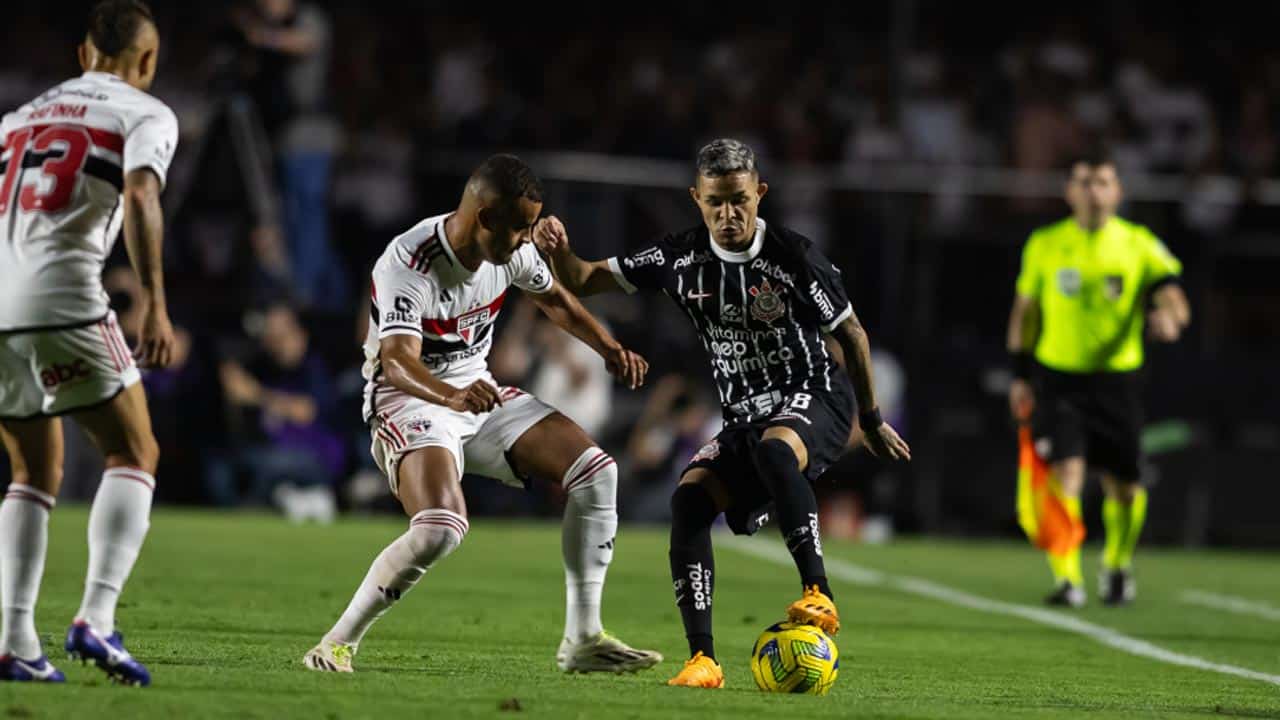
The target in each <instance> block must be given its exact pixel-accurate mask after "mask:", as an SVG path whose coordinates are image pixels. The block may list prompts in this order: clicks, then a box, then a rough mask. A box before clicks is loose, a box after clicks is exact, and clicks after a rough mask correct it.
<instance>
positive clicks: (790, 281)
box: [608, 219, 853, 422]
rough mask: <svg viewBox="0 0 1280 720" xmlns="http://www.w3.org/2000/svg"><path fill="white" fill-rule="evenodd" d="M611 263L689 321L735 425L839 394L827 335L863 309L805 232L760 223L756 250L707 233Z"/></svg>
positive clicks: (694, 232) (621, 278) (627, 284)
mask: <svg viewBox="0 0 1280 720" xmlns="http://www.w3.org/2000/svg"><path fill="white" fill-rule="evenodd" d="M608 262H609V268H610V269H611V270H612V271H613V274H614V277H616V278H617V281H618V284H619V285H621V286H622V287H623V289H625V290H626V291H627V292H635V291H637V290H661V291H662V292H665V293H666V294H667V295H668V296H669V297H670V298H671V299H672V300H674V301H675V303H676V304H677V305H679V306H680V308H681V309H682V310H683V311H684V312H685V314H686V315H688V316H689V320H690V321H691V322H692V323H693V326H694V328H695V329H696V330H697V332H698V335H699V336H700V337H701V338H702V344H703V346H704V347H705V348H706V350H707V356H708V357H709V359H710V360H711V371H712V374H713V375H714V377H715V380H716V384H717V386H718V388H719V391H720V403H721V406H722V407H723V409H724V417H725V420H726V421H728V422H735V421H744V420H752V419H759V418H762V417H767V416H768V415H769V414H770V413H771V412H772V410H773V409H774V408H775V407H776V406H778V405H779V404H780V403H781V402H782V401H783V400H784V399H785V398H787V397H789V396H790V395H791V394H792V393H794V392H798V391H805V392H819V391H824V390H830V389H831V385H832V377H833V376H834V375H835V374H836V373H838V372H840V371H841V370H840V368H839V366H838V365H837V364H836V361H835V359H834V358H832V357H831V355H830V354H829V353H828V352H827V349H826V346H825V345H824V344H823V341H822V336H823V333H826V332H830V331H831V330H832V329H834V328H835V327H836V326H837V325H839V324H840V323H841V322H843V321H844V320H845V319H846V318H848V317H849V316H850V315H852V314H853V307H852V306H851V305H850V304H849V299H848V296H847V294H846V293H845V289H844V283H843V282H842V280H841V276H840V270H839V269H837V268H836V267H835V266H834V265H832V264H831V261H829V260H827V258H826V257H824V256H823V254H822V253H821V252H820V251H819V250H818V249H817V248H815V247H814V246H813V243H812V242H811V241H810V240H809V239H808V238H806V237H804V236H802V235H799V234H797V233H795V232H792V231H790V230H787V229H786V228H781V227H776V226H770V225H767V224H766V223H765V222H764V221H763V220H759V219H757V220H756V234H755V237H754V239H753V240H752V242H751V245H750V246H749V247H748V248H747V249H746V250H743V251H740V252H731V251H728V250H725V249H724V248H721V247H720V246H719V245H717V244H716V243H715V242H713V241H712V239H711V236H710V233H708V231H707V229H706V228H705V227H703V226H698V227H697V228H692V229H689V230H685V231H683V232H679V233H674V234H669V235H666V236H664V237H663V238H661V239H660V240H658V242H656V243H655V244H653V245H651V246H649V247H646V248H645V249H643V250H640V251H639V252H636V253H633V254H631V255H628V256H626V257H615V258H610V259H609V261H608Z"/></svg>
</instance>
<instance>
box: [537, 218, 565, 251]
mask: <svg viewBox="0 0 1280 720" xmlns="http://www.w3.org/2000/svg"><path fill="white" fill-rule="evenodd" d="M533 244H534V245H537V246H538V249H539V250H541V251H542V252H544V253H547V254H548V255H554V254H557V253H562V252H565V251H567V250H568V249H569V233H568V232H567V231H566V230H565V229H564V223H562V222H560V218H558V217H556V216H555V215H548V216H547V217H544V218H542V219H541V220H539V221H538V225H537V227H535V228H534V229H533Z"/></svg>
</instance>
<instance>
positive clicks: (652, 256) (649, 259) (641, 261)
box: [622, 247, 667, 270]
mask: <svg viewBox="0 0 1280 720" xmlns="http://www.w3.org/2000/svg"><path fill="white" fill-rule="evenodd" d="M622 264H623V265H625V266H626V267H627V268H628V269H630V270H635V269H636V268H642V267H644V266H646V265H659V266H661V265H666V264H667V256H666V255H664V254H663V253H662V248H660V247H655V248H650V249H648V250H645V251H644V252H642V253H638V254H636V255H633V256H631V257H628V258H623V259H622Z"/></svg>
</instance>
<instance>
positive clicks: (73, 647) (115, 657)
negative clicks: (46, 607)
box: [67, 620, 151, 687]
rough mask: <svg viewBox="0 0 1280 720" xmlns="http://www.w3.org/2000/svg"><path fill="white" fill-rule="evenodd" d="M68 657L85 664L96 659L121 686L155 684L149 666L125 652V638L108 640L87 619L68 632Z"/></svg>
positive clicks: (77, 623)
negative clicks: (152, 681) (148, 669)
mask: <svg viewBox="0 0 1280 720" xmlns="http://www.w3.org/2000/svg"><path fill="white" fill-rule="evenodd" d="M67 656H68V657H70V658H71V659H73V660H79V661H81V662H89V661H90V660H92V661H93V663H94V664H95V665H97V666H98V667H99V668H100V669H101V670H102V671H103V672H105V673H106V674H107V675H108V676H109V677H110V678H111V679H112V680H113V681H115V682H118V683H120V684H121V685H133V686H135V687H146V686H148V685H150V684H151V673H149V672H147V668H146V666H145V665H143V664H142V663H140V662H138V661H137V660H134V659H133V656H132V655H130V654H129V651H128V650H125V649H124V636H123V635H121V634H120V633H118V632H114V633H111V635H109V636H107V637H105V638H104V637H102V635H101V634H100V633H99V632H98V631H97V630H94V629H93V628H92V627H91V626H90V625H89V623H87V622H85V621H83V620H77V621H76V622H75V624H74V625H72V626H71V628H70V629H69V630H67Z"/></svg>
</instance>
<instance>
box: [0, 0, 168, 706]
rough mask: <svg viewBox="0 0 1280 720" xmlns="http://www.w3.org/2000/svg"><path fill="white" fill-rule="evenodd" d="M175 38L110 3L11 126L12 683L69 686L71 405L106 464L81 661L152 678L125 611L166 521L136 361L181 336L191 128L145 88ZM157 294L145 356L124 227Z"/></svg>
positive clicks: (3, 574) (5, 230)
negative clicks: (175, 169)
mask: <svg viewBox="0 0 1280 720" xmlns="http://www.w3.org/2000/svg"><path fill="white" fill-rule="evenodd" d="M158 50H159V35H158V34H157V31H156V26H155V23H154V22H153V20H152V18H151V11H150V10H149V9H148V8H147V6H146V5H145V4H143V3H141V2H138V1H137V0H107V1H106V2H101V3H98V4H97V5H96V6H94V8H93V10H92V11H91V13H90V16H89V31H88V33H87V34H86V37H85V39H84V42H83V43H82V44H81V45H80V65H81V67H82V68H83V69H84V70H85V73H84V74H83V75H81V76H80V77H78V78H75V79H72V80H68V81H66V82H64V83H62V84H61V85H58V86H56V87H54V88H52V89H50V90H49V91H47V92H45V93H44V94H43V95H41V96H40V97H38V98H36V99H35V100H33V101H31V102H29V103H27V104H26V105H23V106H22V107H20V108H18V109H17V110H16V111H14V112H11V113H9V114H7V115H5V116H4V119H3V121H2V122H0V143H3V150H2V151H0V153H2V154H0V428H2V429H0V437H3V440H4V447H5V451H6V452H7V453H8V455H9V465H10V468H11V470H12V476H13V482H12V484H10V485H9V489H8V491H7V492H6V494H5V498H4V503H3V504H2V505H0V605H2V606H3V634H2V636H0V680H18V681H45V682H60V681H62V680H63V675H62V673H61V672H59V671H58V670H57V669H56V668H55V667H53V665H52V664H50V663H49V661H48V660H47V659H46V658H45V656H44V652H43V651H42V649H41V647H40V638H39V636H38V635H37V634H36V628H35V622H34V617H33V614H34V610H35V605H36V595H37V594H38V593H39V590H40V577H41V575H42V574H43V572H44V562H45V549H46V546H47V542H48V522H49V513H50V511H52V510H53V507H54V504H55V498H56V497H57V495H58V486H59V485H60V483H61V481H62V461H63V445H62V424H61V419H60V417H59V416H61V415H70V416H71V417H73V418H74V419H75V420H76V422H77V423H79V424H80V425H81V426H82V427H83V428H84V429H85V430H86V431H87V432H88V435H89V437H90V438H92V440H93V442H94V444H95V445H96V446H97V447H98V449H99V450H100V451H101V452H102V454H103V456H104V458H105V461H106V462H105V464H106V471H105V472H103V474H102V483H101V484H100V485H99V487H98V492H97V495H96V496H95V497H94V500H93V507H92V510H91V511H90V513H89V533H88V534H89V569H88V573H87V575H86V577H85V591H84V599H83V602H82V604H81V606H80V610H79V612H77V613H76V616H75V619H74V622H73V624H72V625H71V628H70V629H69V630H68V631H67V637H66V650H67V652H68V654H70V655H71V656H73V657H76V658H79V659H81V660H84V661H90V660H92V661H93V662H94V663H95V664H96V665H97V666H98V667H100V668H102V669H103V670H104V671H106V672H107V674H108V675H110V676H111V677H112V679H114V680H116V681H119V682H123V683H127V684H131V685H147V684H149V683H150V681H151V678H150V675H149V674H148V672H147V670H146V668H145V667H143V666H142V664H141V663H139V662H138V661H136V660H134V659H133V658H132V657H131V656H130V655H129V653H128V652H127V651H126V650H125V648H124V643H123V638H122V637H121V635H120V633H119V632H118V631H117V630H116V627H115V610H116V603H117V600H118V598H119V597H120V592H121V590H123V589H124V584H125V581H126V580H127V579H128V577H129V572H130V571H131V570H132V569H133V564H134V561H135V560H136V559H137V557H138V551H139V550H140V549H141V548H142V542H143V539H144V538H145V537H146V534H147V527H148V525H149V523H150V521H149V516H150V513H151V496H152V492H153V491H154V489H155V478H154V477H153V476H152V475H153V473H154V472H155V469H156V462H157V460H158V456H159V449H158V447H157V445H156V441H155V437H154V436H153V435H152V432H151V419H150V416H149V415H148V413H147V401H146V397H145V396H144V394H143V389H142V385H141V383H139V380H140V376H139V372H138V368H137V366H136V365H135V360H137V361H138V363H140V364H142V365H143V366H154V367H163V366H165V365H167V364H168V363H169V358H170V353H171V351H172V347H173V343H174V340H173V328H172V327H171V325H170V323H169V316H168V311H167V310H166V307H165V295H164V282H163V277H162V275H161V260H160V256H161V245H162V240H163V236H164V227H163V217H162V213H161V209H160V191H161V189H162V188H163V186H164V180H165V173H166V172H167V171H168V168H169V161H170V159H171V158H172V157H173V151H174V147H175V146H176V144H177V141H178V123H177V119H176V118H175V117H174V114H173V112H172V111H171V110H169V108H168V107H166V106H165V105H164V103H162V102H160V101H159V100H157V99H155V98H154V97H152V96H150V95H148V94H147V93H146V90H147V88H149V87H150V86H151V81H152V79H153V78H154V77H155V70H156V59H157V53H158ZM122 224H123V228H124V239H125V246H126V248H127V250H128V252H129V258H130V260H131V261H132V263H133V267H134V270H136V271H137V273H138V276H139V278H140V279H141V282H142V287H143V289H144V300H145V303H146V307H145V310H144V320H143V323H142V329H141V332H140V337H139V346H138V348H137V349H136V351H135V352H134V353H133V354H132V355H131V354H130V352H129V349H128V347H127V346H126V345H125V341H124V337H123V335H122V334H121V332H120V328H119V326H118V325H117V324H116V316H115V313H114V312H111V310H110V309H108V306H107V294H106V292H104V291H103V288H102V277H101V273H102V265H103V262H104V261H105V259H106V257H107V255H108V253H109V252H110V251H111V247H112V245H113V244H114V243H115V239H116V236H117V235H118V234H119V232H120V229H121V225H122Z"/></svg>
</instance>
